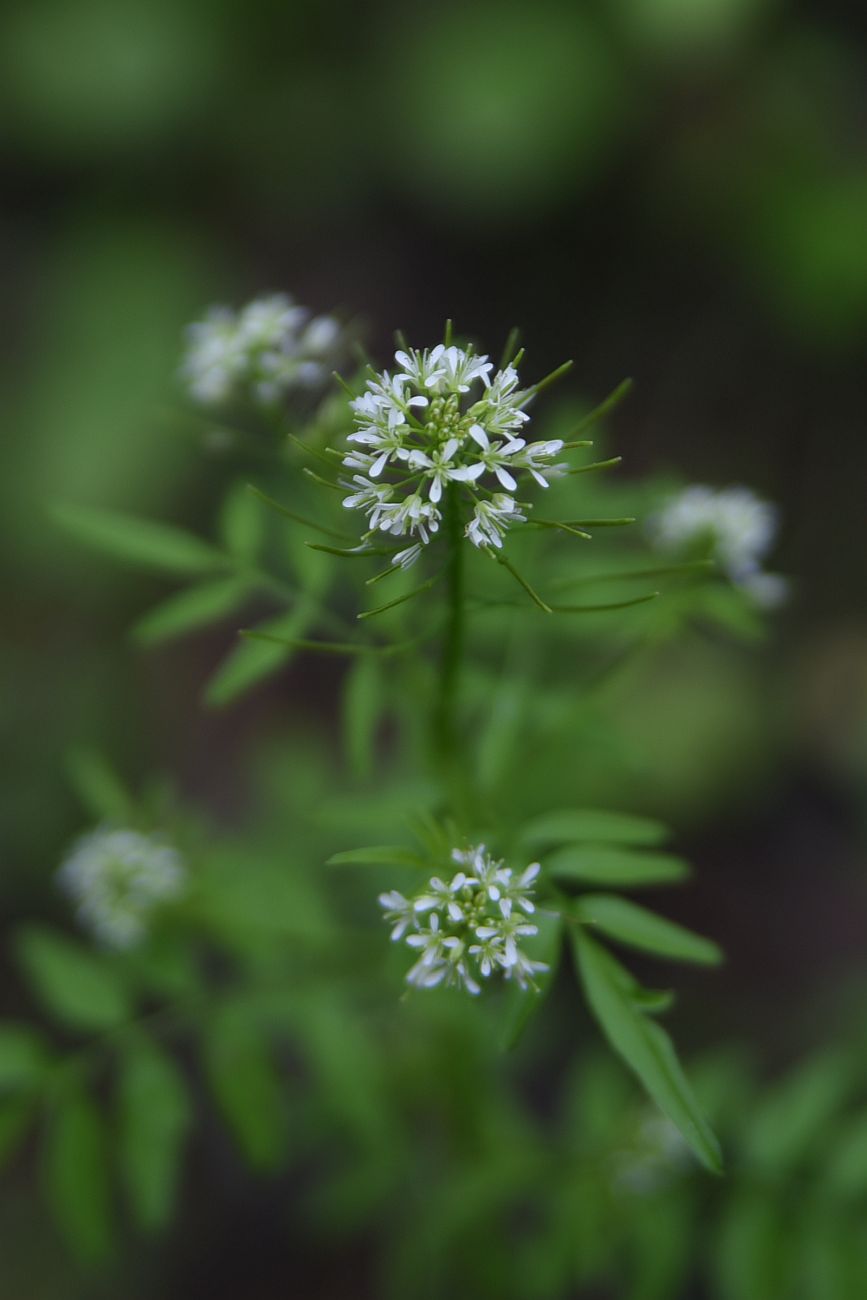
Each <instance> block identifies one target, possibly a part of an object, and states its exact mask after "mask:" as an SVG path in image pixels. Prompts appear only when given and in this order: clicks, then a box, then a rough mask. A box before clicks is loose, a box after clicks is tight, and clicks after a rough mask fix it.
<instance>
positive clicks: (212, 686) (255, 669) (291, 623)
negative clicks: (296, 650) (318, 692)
mask: <svg viewBox="0 0 867 1300" xmlns="http://www.w3.org/2000/svg"><path fill="white" fill-rule="evenodd" d="M312 619H313V606H312V604H311V602H309V601H307V600H305V599H304V598H303V597H302V598H301V599H300V600H299V602H298V604H297V605H296V606H295V608H294V609H292V610H291V611H290V612H289V613H287V614H281V615H280V616H279V617H278V618H273V619H269V620H268V621H267V622H265V623H260V624H259V625H258V627H257V629H256V630H257V631H261V632H265V633H267V634H268V635H269V637H271V636H273V637H279V638H286V639H287V640H292V639H294V638H297V637H300V636H302V635H303V633H304V632H305V631H306V629H307V627H308V626H309V625H310V623H311V622H312ZM291 657H292V646H291V645H287V644H285V641H283V640H278V641H272V640H264V639H262V640H260V639H259V638H258V637H243V638H242V639H241V640H240V642H239V643H238V644H237V645H236V646H235V648H234V649H233V650H231V651H230V652H229V654H228V655H227V657H226V658H225V659H224V660H223V662H222V663H221V664H220V666H219V668H218V669H217V671H216V672H215V673H214V675H213V677H212V678H211V679H210V681H209V682H208V685H207V687H206V689H205V702H206V703H207V704H209V705H210V706H211V707H212V708H223V707H225V706H226V705H227V704H233V703H234V702H235V700H237V699H239V698H240V697H241V696H242V695H245V694H246V693H247V691H249V690H251V689H252V688H253V687H254V686H256V685H258V683H259V682H262V681H264V680H265V678H266V677H270V676H272V674H273V673H276V672H277V671H278V670H279V669H280V668H282V667H284V666H285V665H286V664H287V663H288V662H289V660H290V659H291Z"/></svg>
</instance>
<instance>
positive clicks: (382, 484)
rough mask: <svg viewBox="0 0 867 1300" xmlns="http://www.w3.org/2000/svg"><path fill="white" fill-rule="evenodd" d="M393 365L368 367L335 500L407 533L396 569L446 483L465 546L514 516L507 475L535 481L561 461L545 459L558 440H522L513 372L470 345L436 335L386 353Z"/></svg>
mask: <svg viewBox="0 0 867 1300" xmlns="http://www.w3.org/2000/svg"><path fill="white" fill-rule="evenodd" d="M395 361H396V362H397V367H398V368H397V370H396V371H395V373H394V374H393V375H392V374H390V373H389V371H387V370H386V371H383V372H382V374H375V375H373V376H372V378H371V379H370V380H369V381H368V383H367V388H366V390H365V392H364V393H363V394H362V395H361V396H360V397H357V398H355V399H354V400H353V401H352V403H351V406H352V411H353V416H354V419H355V424H356V429H355V432H354V433H351V434H350V435H349V438H348V441H349V443H350V444H351V447H350V450H349V451H348V452H347V453H346V454H345V456H344V458H343V465H344V468H345V469H347V470H351V471H354V472H353V473H352V475H351V478H348V479H343V480H341V481H342V483H343V486H344V487H346V488H347V489H349V496H347V497H346V498H345V499H344V502H343V504H344V505H345V506H346V507H347V508H349V509H354V510H363V511H364V513H365V514H366V515H367V516H368V519H369V521H370V529H371V532H373V531H376V530H379V531H381V532H384V533H389V534H391V535H392V536H393V537H410V538H414V539H415V540H414V541H413V543H412V544H411V545H410V546H409V547H407V548H405V549H403V550H401V551H399V552H398V553H397V554H396V555H394V556H393V557H392V559H393V563H395V564H399V565H401V566H402V567H404V568H406V567H407V566H408V565H410V564H413V563H414V562H415V560H417V559H418V557H419V555H420V554H421V548H422V546H423V545H426V544H427V543H428V542H429V541H430V540H431V535H432V534H434V533H436V531H437V530H438V528H439V526H440V522H441V518H442V513H441V509H440V503H441V501H442V497H443V493H444V491H445V489H446V487H447V486H448V485H449V484H451V483H456V484H461V485H462V487H463V495H464V497H465V499H466V501H467V502H468V503H469V506H470V507H471V511H470V510H469V509H468V510H467V512H466V513H467V519H466V523H465V529H464V532H465V536H466V537H468V538H469V540H470V541H471V542H472V543H473V545H475V546H478V547H484V548H490V547H494V548H499V547H501V546H502V544H503V536H504V534H505V532H506V530H507V529H508V528H509V527H510V525H512V524H514V523H520V522H523V521H524V519H525V517H526V516H525V515H524V514H522V506H521V503H519V502H518V501H517V499H516V497H515V495H514V494H515V492H516V491H517V489H518V479H517V477H516V476H517V475H519V474H521V473H524V474H529V475H531V476H532V477H533V478H534V479H535V480H536V482H537V483H539V484H540V485H541V486H542V487H547V485H548V480H549V479H550V478H551V477H552V476H553V475H555V474H556V473H558V472H559V471H560V470H561V469H562V468H563V467H561V466H555V465H552V464H551V459H552V457H553V456H556V455H557V453H558V452H559V451H561V450H562V447H563V443H562V440H560V439H552V440H550V441H547V442H527V440H526V438H524V437H523V436H522V435H523V432H524V431H525V425H526V424H527V421H528V420H529V416H528V415H527V413H526V411H525V410H524V407H525V405H526V404H527V402H528V401H529V399H530V396H531V395H532V393H531V391H528V390H522V389H520V388H519V387H518V372H517V370H516V369H515V367H514V366H512V365H507V366H505V367H504V368H503V369H501V370H498V371H497V372H496V373H495V374H493V375H492V374H491V372H492V371H493V369H494V366H493V363H492V362H491V361H489V360H488V358H487V357H486V356H476V355H475V353H473V351H472V350H471V349H464V348H459V347H454V346H446V345H445V344H443V343H440V344H438V345H437V346H436V347H434V348H431V349H427V348H426V349H424V351H421V352H420V351H417V350H416V349H414V348H411V349H410V350H409V351H408V352H403V351H401V352H396V353H395Z"/></svg>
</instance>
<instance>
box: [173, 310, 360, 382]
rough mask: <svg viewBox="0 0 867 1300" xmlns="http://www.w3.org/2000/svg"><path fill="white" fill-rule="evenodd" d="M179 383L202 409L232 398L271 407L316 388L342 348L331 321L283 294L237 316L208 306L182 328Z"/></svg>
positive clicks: (341, 339) (339, 332) (341, 336)
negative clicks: (290, 395) (184, 340)
mask: <svg viewBox="0 0 867 1300" xmlns="http://www.w3.org/2000/svg"><path fill="white" fill-rule="evenodd" d="M186 337H187V346H186V351H185V354H184V358H183V361H182V363H181V378H182V380H183V382H184V384H185V385H186V387H187V390H188V392H189V393H190V396H191V397H192V398H193V399H194V400H195V401H196V402H200V403H201V404H202V405H203V406H220V405H222V404H223V403H225V402H228V401H230V400H231V399H233V398H238V397H244V398H248V399H252V400H253V401H255V402H258V403H260V404H262V405H264V406H271V405H273V404H274V403H275V402H278V401H279V400H280V399H281V398H283V397H285V396H286V394H287V393H289V392H290V391H291V390H292V389H301V390H309V389H311V388H316V387H317V386H318V385H320V384H321V383H323V381H324V380H325V379H326V378H327V377H328V375H329V373H330V371H331V369H332V368H333V366H334V364H335V362H336V361H337V360H338V358H339V356H340V353H341V351H342V350H343V345H344V334H343V329H342V327H341V325H340V323H339V322H338V321H337V320H335V318H334V317H333V316H315V317H312V318H311V315H310V312H309V311H308V309H307V308H306V307H299V306H298V305H297V304H296V303H295V302H293V300H292V299H291V298H290V297H289V296H288V295H287V294H282V293H278V294H272V295H270V296H268V297H263V298H255V299H254V300H253V301H252V302H249V303H247V305H246V307H242V308H241V310H240V311H233V310H232V309H231V308H229V307H212V308H211V309H210V311H208V312H207V313H206V315H205V317H204V318H203V319H202V320H200V321H196V322H195V323H194V324H192V325H188V326H187V331H186Z"/></svg>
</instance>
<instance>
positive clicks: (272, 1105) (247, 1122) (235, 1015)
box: [204, 1003, 286, 1169]
mask: <svg viewBox="0 0 867 1300" xmlns="http://www.w3.org/2000/svg"><path fill="white" fill-rule="evenodd" d="M204 1049H205V1066H206V1070H207V1074H208V1079H209V1081H210V1085H211V1089H212V1091H213V1093H214V1096H215V1098H216V1101H217V1104H218V1105H219V1107H220V1110H221V1112H222V1114H223V1117H224V1119H225V1120H226V1123H227V1124H228V1125H229V1128H230V1129H231V1131H232V1134H233V1136H234V1137H235V1140H236V1141H237V1143H238V1146H239V1147H240V1149H241V1151H242V1152H243V1153H244V1155H245V1156H246V1158H247V1159H248V1160H249V1162H250V1164H251V1165H253V1167H254V1168H256V1169H273V1168H274V1167H275V1166H276V1165H278V1164H279V1163H280V1160H281V1158H282V1154H283V1149H284V1146H285V1138H286V1114H285V1108H284V1104H283V1086H282V1084H281V1080H280V1078H279V1076H278V1075H277V1072H276V1070H275V1068H274V1065H273V1062H272V1060H271V1058H270V1056H269V1054H268V1051H267V1048H266V1045H265V1040H264V1036H263V1034H262V1033H261V1032H260V1030H259V1029H258V1027H257V1026H256V1025H255V1023H252V1022H251V1020H250V1017H249V1016H248V1015H247V1014H246V1011H245V1008H244V1007H243V1006H241V1005H233V1004H231V1003H226V1004H224V1005H223V1006H222V1007H220V1008H219V1009H218V1010H217V1012H216V1013H215V1014H214V1015H213V1016H211V1017H210V1019H209V1020H208V1022H207V1024H206V1026H205V1030H204Z"/></svg>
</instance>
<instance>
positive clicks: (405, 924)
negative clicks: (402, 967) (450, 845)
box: [379, 844, 548, 994]
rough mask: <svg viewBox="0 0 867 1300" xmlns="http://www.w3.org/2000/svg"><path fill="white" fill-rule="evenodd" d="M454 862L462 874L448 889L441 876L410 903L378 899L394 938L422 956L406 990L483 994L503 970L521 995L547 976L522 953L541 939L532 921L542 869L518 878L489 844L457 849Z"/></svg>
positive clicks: (395, 897) (394, 895)
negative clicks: (527, 941) (526, 941)
mask: <svg viewBox="0 0 867 1300" xmlns="http://www.w3.org/2000/svg"><path fill="white" fill-rule="evenodd" d="M452 860H453V861H454V863H455V865H456V866H458V868H459V870H458V871H457V873H456V874H455V875H454V876H453V877H452V879H451V880H450V881H449V882H448V883H446V881H444V880H441V879H440V878H439V877H438V876H434V877H432V879H431V880H430V881H429V882H428V884H427V886H426V887H425V888H424V889H423V890H422V891H421V893H419V894H417V895H416V896H415V897H414V898H404V896H403V894H400V893H398V891H397V890H396V889H393V890H391V891H390V892H389V893H387V894H380V896H379V903H380V906H381V907H382V908H383V909H384V911H385V919H386V921H388V922H389V923H390V924H391V925H392V927H393V928H392V932H391V937H392V939H393V940H395V941H396V940H398V939H402V938H403V937H404V936H406V942H407V944H408V945H409V947H410V948H412V949H413V950H414V951H415V953H416V954H417V960H416V963H415V965H414V966H413V967H412V968H411V970H410V971H409V973H408V974H407V977H406V979H407V983H408V984H412V985H414V986H415V987H416V988H423V989H430V988H434V987H435V986H436V985H438V984H456V985H458V986H460V987H463V988H465V989H467V990H468V992H470V993H472V994H477V993H480V992H481V985H480V984H479V979H480V978H481V979H488V978H489V976H491V975H492V974H494V973H495V972H496V971H502V972H503V975H504V976H505V978H506V979H513V980H515V981H516V982H517V983H518V984H520V986H521V988H527V987H528V986H532V985H533V976H534V975H535V974H537V973H538V972H541V971H545V970H547V969H548V967H547V966H546V965H545V963H544V962H539V961H532V960H531V959H530V958H529V957H528V956H527V954H526V953H525V952H523V951H522V950H521V948H520V946H519V945H520V941H521V939H522V938H524V937H526V936H528V935H533V934H536V933H537V932H538V926H536V925H534V924H533V923H532V922H531V921H530V920H529V919H528V918H529V917H531V916H532V915H533V913H534V911H535V906H534V904H533V901H532V894H533V888H534V885H533V882H534V881H535V879H536V877H537V876H538V874H539V870H540V868H539V864H538V862H534V863H532V864H531V865H530V866H529V867H527V868H526V870H525V871H523V872H521V873H520V875H516V874H515V873H514V872H513V871H512V869H511V867H506V866H504V865H503V863H502V862H497V861H495V860H494V859H493V858H492V857H491V855H490V854H489V853H488V851H487V850H486V848H485V846H484V844H479V845H478V846H477V847H476V848H472V849H467V850H462V849H455V850H454V851H453V853H452Z"/></svg>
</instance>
